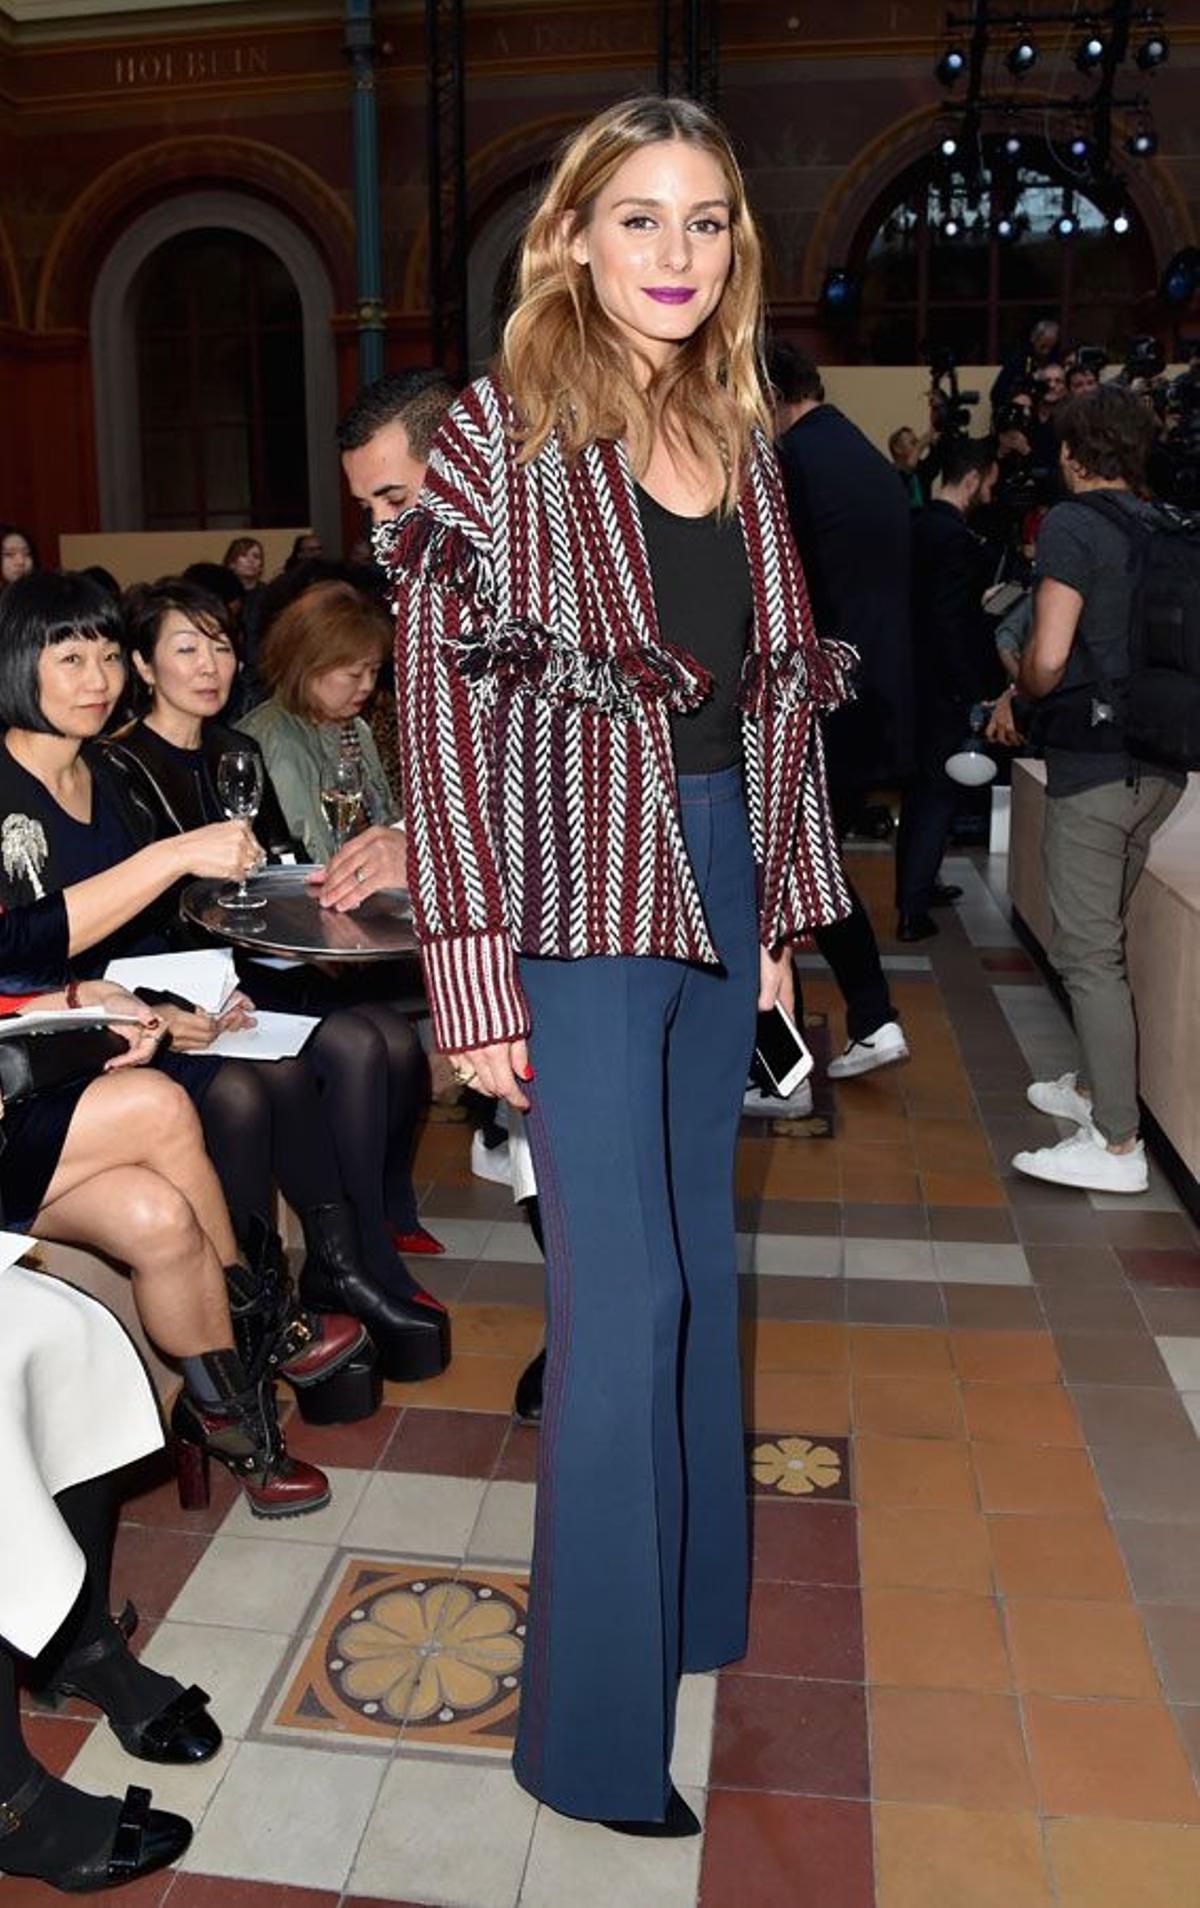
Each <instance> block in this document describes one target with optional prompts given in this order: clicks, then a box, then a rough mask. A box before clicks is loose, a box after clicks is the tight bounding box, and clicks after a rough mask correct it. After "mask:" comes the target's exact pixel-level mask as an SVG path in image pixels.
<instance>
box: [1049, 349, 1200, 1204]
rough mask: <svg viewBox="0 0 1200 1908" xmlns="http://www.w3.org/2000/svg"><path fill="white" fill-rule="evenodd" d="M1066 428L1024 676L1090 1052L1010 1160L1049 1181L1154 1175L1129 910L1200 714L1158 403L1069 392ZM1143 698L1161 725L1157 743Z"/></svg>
mask: <svg viewBox="0 0 1200 1908" xmlns="http://www.w3.org/2000/svg"><path fill="white" fill-rule="evenodd" d="M1057 430H1058V436H1059V442H1060V452H1059V456H1060V462H1061V467H1062V473H1063V478H1064V481H1065V484H1066V487H1067V490H1068V491H1069V493H1070V495H1069V497H1068V499H1067V500H1066V501H1065V502H1063V503H1060V504H1058V505H1056V507H1055V508H1054V509H1053V510H1051V511H1050V513H1049V515H1048V516H1047V518H1046V521H1045V523H1044V524H1043V525H1042V530H1041V534H1040V536H1039V538H1038V546H1037V556H1036V565H1035V569H1036V579H1037V582H1036V595H1035V598H1034V624H1033V635H1032V638H1031V640H1030V642H1029V643H1028V645H1027V646H1026V648H1025V650H1024V651H1023V653H1022V656H1021V664H1020V673H1019V678H1018V682H1019V688H1020V690H1021V692H1022V693H1023V694H1024V695H1026V696H1030V697H1033V698H1035V699H1036V700H1037V701H1038V703H1039V705H1040V707H1039V709H1038V712H1037V715H1036V718H1035V720H1034V722H1033V724H1032V729H1033V734H1034V739H1035V740H1036V741H1037V742H1038V743H1040V745H1041V746H1042V748H1043V750H1044V753H1045V758H1046V797H1047V799H1046V817H1045V825H1044V835H1043V843H1042V854H1043V862H1044V866H1045V872H1046V887H1047V893H1048V897H1049V901H1050V908H1051V913H1052V916H1053V922H1054V930H1053V935H1052V938H1051V943H1050V949H1049V952H1050V958H1051V960H1052V961H1053V963H1054V965H1055V967H1056V968H1057V969H1058V972H1059V974H1060V975H1061V977H1062V981H1063V985H1064V986H1065V988H1066V990H1067V994H1068V996H1069V997H1070V1002H1071V1011H1072V1017H1073V1019H1074V1023H1075V1033H1076V1037H1077V1039H1078V1042H1079V1047H1080V1050H1081V1055H1082V1068H1081V1070H1080V1071H1079V1072H1078V1073H1075V1074H1064V1075H1063V1077H1062V1078H1061V1079H1059V1080H1040V1081H1035V1082H1034V1083H1033V1085H1031V1086H1030V1087H1029V1089H1028V1098H1029V1100H1030V1102H1031V1104H1032V1105H1034V1106H1035V1107H1037V1108H1038V1109H1039V1111H1041V1112H1043V1113H1049V1114H1051V1115H1053V1116H1054V1117H1056V1118H1059V1119H1066V1120H1071V1121H1073V1122H1074V1123H1075V1124H1076V1126H1077V1128H1078V1131H1077V1132H1076V1133H1075V1134H1074V1135H1072V1137H1071V1138H1069V1139H1065V1140H1062V1141H1060V1142H1059V1143H1058V1144H1057V1145H1055V1146H1044V1147H1040V1148H1038V1149H1037V1150H1034V1151H1029V1152H1022V1153H1018V1154H1017V1155H1016V1157H1015V1159H1014V1160H1013V1165H1014V1166H1015V1167H1016V1169H1017V1171H1018V1172H1022V1173H1026V1174H1028V1175H1029V1176H1030V1177H1031V1178H1034V1179H1042V1180H1048V1181H1050V1182H1051V1183H1052V1184H1055V1185H1060V1186H1077V1187H1080V1188H1084V1189H1087V1190H1089V1191H1094V1192H1117V1193H1139V1192H1144V1191H1145V1189H1146V1186H1147V1184H1148V1173H1147V1166H1146V1155H1145V1151H1144V1148H1143V1146H1142V1142H1141V1140H1140V1139H1139V1137H1138V1102H1137V1028H1136V1023H1135V1019H1134V1010H1133V999H1132V996H1131V994H1130V989H1129V980H1128V975H1127V972H1126V966H1125V918H1126V915H1127V912H1128V909H1129V903H1130V900H1131V898H1132V896H1133V891H1134V889H1135V887H1136V886H1137V883H1138V879H1139V877H1140V876H1141V873H1142V870H1143V868H1144V866H1145V863H1146V856H1147V853H1148V851H1149V847H1150V842H1151V838H1152V837H1153V835H1154V833H1155V830H1156V829H1158V828H1159V827H1161V825H1162V823H1163V822H1164V821H1165V820H1166V819H1167V817H1168V815H1169V814H1170V813H1171V811H1172V809H1173V808H1174V807H1175V804H1176V803H1177V801H1178V800H1179V796H1180V792H1181V790H1182V788H1183V784H1184V780H1185V776H1184V774H1183V772H1182V770H1183V767H1184V766H1185V765H1186V764H1187V762H1188V760H1189V759H1190V758H1189V756H1188V749H1189V747H1191V746H1193V745H1194V737H1195V730H1196V728H1197V727H1200V666H1198V665H1197V661H1196V653H1195V652H1196V650H1197V648H1198V647H1200V632H1198V628H1197V618H1196V597H1197V594H1198V592H1197V588H1196V584H1197V568H1198V564H1200V542H1198V533H1197V531H1196V529H1195V527H1194V526H1192V525H1189V524H1188V522H1187V520H1186V519H1179V518H1177V517H1169V516H1166V515H1165V514H1164V513H1163V512H1161V511H1160V510H1159V509H1158V508H1157V507H1156V506H1155V505H1153V504H1150V503H1147V502H1145V501H1144V500H1143V497H1142V495H1141V494H1140V493H1142V492H1143V490H1144V486H1145V475H1146V459H1147V456H1148V455H1149V452H1150V449H1151V446H1152V444H1153V440H1154V419H1153V416H1152V414H1151V412H1150V411H1149V410H1148V409H1147V408H1146V406H1145V405H1144V404H1143V403H1142V402H1141V401H1140V399H1139V398H1138V396H1137V395H1136V394H1135V393H1134V392H1133V391H1132V390H1130V389H1129V388H1128V387H1127V386H1125V385H1122V384H1118V383H1109V384H1103V385H1100V386H1099V387H1098V388H1097V389H1096V390H1093V391H1088V392H1086V393H1084V394H1083V395H1081V396H1079V397H1075V398H1070V399H1069V400H1068V401H1067V402H1066V403H1065V404H1064V405H1063V406H1062V407H1061V410H1060V414H1059V417H1058V420H1057ZM1164 545H1165V546H1166V547H1165V549H1164V548H1163V546H1164ZM1164 562H1165V565H1166V567H1165V570H1164V569H1163V568H1162V564H1163V563H1164ZM1164 578H1165V583H1164V580H1163V579H1164ZM1143 583H1146V584H1148V585H1151V586H1153V587H1148V588H1145V589H1144V588H1143ZM1172 590H1173V591H1174V595H1172ZM1147 605H1149V608H1148V609H1147V608H1146V606H1147ZM1160 605H1162V606H1165V609H1166V612H1167V623H1168V625H1169V628H1168V632H1167V633H1168V638H1169V641H1168V652H1167V657H1166V658H1165V659H1164V660H1166V662H1167V664H1168V666H1166V667H1156V668H1147V663H1148V662H1157V661H1158V657H1157V655H1156V653H1155V637H1156V632H1157V624H1156V623H1155V621H1154V620H1153V612H1154V611H1155V608H1156V606H1160ZM1143 612H1144V613H1143ZM1147 697H1148V698H1149V702H1150V705H1151V716H1152V721H1151V722H1150V725H1149V726H1150V727H1151V728H1152V729H1154V730H1155V731H1156V732H1157V740H1156V741H1155V743H1154V744H1153V745H1152V746H1151V747H1149V748H1148V747H1147V744H1146V743H1145V741H1144V740H1143V735H1144V732H1145V726H1146V720H1145V718H1146V701H1147ZM1018 720H1020V718H1019V716H1018ZM1189 723H1190V724H1191V725H1192V729H1191V740H1190V741H1189V733H1188V724H1189ZM1022 726H1023V725H1022ZM1085 1082H1086V1084H1085Z"/></svg>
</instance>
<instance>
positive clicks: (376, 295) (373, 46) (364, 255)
mask: <svg viewBox="0 0 1200 1908" xmlns="http://www.w3.org/2000/svg"><path fill="white" fill-rule="evenodd" d="M373 14H374V0H346V38H345V42H344V48H345V53H346V57H347V59H348V60H349V62H350V73H351V80H352V86H353V91H352V93H351V101H352V106H351V110H352V113H353V137H354V233H355V239H354V255H355V269H356V275H357V279H358V304H357V313H358V382H359V385H360V386H361V385H364V384H370V383H371V382H372V380H373V379H375V378H378V377H381V376H382V375H383V335H384V324H383V269H382V263H381V253H380V242H379V129H378V122H377V118H376V112H375V62H376V60H377V58H378V55H379V48H378V45H377V43H376V40H375V21H374V17H373Z"/></svg>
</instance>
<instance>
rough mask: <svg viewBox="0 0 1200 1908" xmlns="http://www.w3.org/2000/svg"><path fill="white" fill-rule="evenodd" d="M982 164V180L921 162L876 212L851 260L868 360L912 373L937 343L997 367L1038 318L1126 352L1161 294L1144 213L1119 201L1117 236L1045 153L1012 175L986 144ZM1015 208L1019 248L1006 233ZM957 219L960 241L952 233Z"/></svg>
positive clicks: (1028, 158) (1013, 166)
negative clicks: (1061, 229)
mask: <svg viewBox="0 0 1200 1908" xmlns="http://www.w3.org/2000/svg"><path fill="white" fill-rule="evenodd" d="M1025 144H1026V146H1028V145H1029V142H1028V141H1026V142H1025ZM982 159H983V163H982V167H981V169H980V171H979V173H978V175H977V176H976V177H975V178H974V179H973V180H968V178H967V177H965V176H964V175H963V174H962V173H961V172H957V171H953V170H949V171H947V170H945V169H943V168H940V167H939V168H937V169H936V171H935V170H933V169H932V168H931V166H930V164H929V162H927V161H926V162H922V163H921V164H920V165H919V166H915V167H913V168H911V169H910V171H908V172H907V173H904V174H902V175H901V177H900V178H899V179H897V180H894V181H893V182H892V184H891V186H890V187H889V188H888V191H887V192H886V193H885V194H884V195H883V196H882V198H881V199H880V200H879V201H877V203H876V205H875V207H874V208H873V210H872V212H871V215H870V217H869V218H868V219H867V220H866V221H865V223H864V226H863V229H862V232H861V233H860V236H859V240H858V243H857V246H856V248H855V256H853V257H852V259H851V261H850V262H851V264H852V265H854V266H856V267H857V269H858V270H859V271H860V272H861V274H862V299H861V305H860V317H859V326H858V330H859V347H860V353H861V356H862V358H863V359H864V360H865V361H866V362H868V363H875V364H912V363H915V362H916V361H917V360H918V359H919V358H920V357H922V356H923V355H924V350H925V347H926V346H927V345H928V344H931V343H932V344H939V345H946V346H948V347H949V348H950V349H951V350H952V351H953V352H954V354H955V356H956V357H957V358H958V360H959V362H960V363H963V364H995V363H996V362H997V361H998V360H999V359H1001V358H1002V357H1004V355H1005V354H1006V353H1007V352H1008V351H1010V350H1012V349H1013V348H1014V347H1016V346H1017V345H1019V344H1020V343H1021V341H1022V340H1023V339H1024V338H1025V337H1026V336H1027V335H1028V332H1029V327H1030V325H1031V324H1032V323H1033V322H1034V320H1035V319H1037V318H1040V317H1057V318H1059V320H1060V321H1061V323H1062V326H1063V335H1064V336H1065V337H1067V338H1069V339H1070V340H1071V341H1072V342H1073V343H1076V344H1102V345H1105V346H1106V347H1108V349H1109V350H1110V351H1111V352H1112V353H1113V355H1119V354H1120V353H1121V352H1122V351H1123V350H1124V348H1125V346H1126V345H1127V343H1128V341H1129V337H1130V334H1131V332H1132V331H1133V330H1135V329H1136V326H1135V324H1134V322H1133V307H1134V306H1135V305H1136V304H1137V303H1138V302H1139V301H1140V300H1142V299H1144V298H1145V297H1146V295H1147V293H1149V292H1151V291H1152V290H1153V287H1154V283H1155V267H1154V256H1153V252H1152V249H1151V246H1150V241H1149V239H1148V237H1147V235H1146V232H1145V230H1144V228H1143V226H1142V224H1141V222H1140V220H1139V219H1138V217H1137V214H1136V212H1135V211H1134V210H1133V208H1132V207H1130V206H1128V205H1124V202H1122V203H1123V209H1124V210H1125V212H1126V215H1127V217H1128V219H1129V229H1128V230H1127V231H1125V232H1124V234H1122V235H1118V234H1117V233H1116V232H1114V231H1113V229H1112V224H1111V220H1110V218H1109V213H1108V211H1106V210H1105V209H1104V208H1102V207H1101V206H1100V205H1099V204H1097V203H1096V201H1095V199H1093V198H1092V197H1090V196H1089V194H1088V192H1087V191H1086V190H1085V189H1083V188H1081V187H1080V186H1078V185H1075V184H1073V182H1072V181H1071V179H1070V175H1069V174H1067V173H1065V172H1064V171H1063V169H1062V167H1061V166H1059V165H1057V164H1056V163H1055V161H1054V158H1053V155H1052V154H1050V152H1049V150H1048V149H1046V148H1044V147H1043V148H1042V150H1041V151H1038V150H1037V149H1036V148H1035V149H1031V150H1029V151H1028V152H1027V153H1025V154H1023V155H1022V156H1021V158H1020V159H1019V160H1018V161H1016V162H1015V163H1014V162H1012V161H1009V162H1008V163H1007V165H1006V164H1005V162H1004V160H1003V159H1002V157H1001V154H1000V148H999V139H998V138H996V139H990V138H989V139H987V140H985V141H984V147H983V154H982ZM1064 206H1066V207H1067V208H1068V209H1069V210H1070V211H1071V212H1072V213H1073V216H1074V218H1075V220H1076V222H1077V229H1076V231H1075V232H1074V234H1073V235H1072V236H1071V237H1069V238H1063V237H1060V236H1059V234H1058V232H1057V230H1056V222H1057V220H1058V219H1059V217H1060V216H1061V214H1062V212H1063V209H1064ZM1005 209H1008V210H1010V211H1011V212H1012V213H1013V214H1014V215H1015V232H1014V234H1013V236H1011V237H1002V236H1000V235H999V234H998V231H997V218H998V215H999V214H1000V213H1001V212H1002V211H1004V210H1005ZM1112 209H1113V208H1112V207H1110V208H1109V211H1111V210H1112ZM948 216H949V217H951V219H952V220H954V221H956V222H957V225H958V233H957V236H954V237H949V236H947V234H946V230H945V228H946V222H947V217H948Z"/></svg>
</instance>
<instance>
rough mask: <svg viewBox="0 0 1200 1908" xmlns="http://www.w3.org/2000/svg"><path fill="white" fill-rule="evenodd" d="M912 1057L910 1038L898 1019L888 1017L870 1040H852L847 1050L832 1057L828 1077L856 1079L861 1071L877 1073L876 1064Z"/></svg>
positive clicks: (892, 1064) (885, 1065)
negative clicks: (909, 1050) (909, 1053)
mask: <svg viewBox="0 0 1200 1908" xmlns="http://www.w3.org/2000/svg"><path fill="white" fill-rule="evenodd" d="M907 1059H908V1042H907V1040H906V1039H905V1038H904V1035H903V1033H902V1032H901V1029H900V1023H899V1021H898V1020H885V1021H884V1023H883V1025H882V1027H876V1029H875V1031H874V1033H873V1034H872V1035H871V1036H870V1038H869V1039H866V1040H852V1041H851V1042H850V1045H849V1046H848V1047H847V1048H846V1051H845V1053H841V1054H839V1055H838V1057H837V1059H836V1060H831V1061H830V1062H829V1067H828V1077H829V1078H830V1079H831V1080H852V1079H853V1078H854V1076H855V1074H857V1073H873V1072H874V1070H875V1068H876V1067H891V1066H895V1064H896V1062H897V1061H898V1060H907Z"/></svg>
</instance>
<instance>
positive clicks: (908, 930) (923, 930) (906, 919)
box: [896, 914, 941, 941]
mask: <svg viewBox="0 0 1200 1908" xmlns="http://www.w3.org/2000/svg"><path fill="white" fill-rule="evenodd" d="M940 931H941V930H940V929H939V927H938V924H937V922H936V921H935V920H934V918H933V916H932V914H902V915H901V916H900V919H899V920H898V921H897V923H896V939H897V940H898V941H931V940H932V939H933V937H934V935H935V934H938V933H940Z"/></svg>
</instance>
